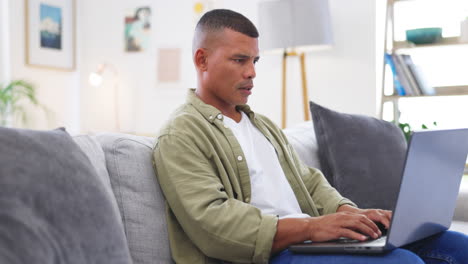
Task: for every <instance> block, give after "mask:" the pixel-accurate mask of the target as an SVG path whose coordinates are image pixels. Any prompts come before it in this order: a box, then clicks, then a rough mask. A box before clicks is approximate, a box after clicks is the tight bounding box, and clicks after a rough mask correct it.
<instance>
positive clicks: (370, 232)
mask: <svg viewBox="0 0 468 264" xmlns="http://www.w3.org/2000/svg"><path fill="white" fill-rule="evenodd" d="M349 217H350V218H349V219H348V221H346V224H345V225H344V226H343V227H345V228H348V229H351V230H355V231H358V232H360V233H362V234H364V235H367V236H369V237H372V238H374V239H375V238H378V237H379V236H380V235H381V234H382V233H381V232H380V230H379V228H378V227H377V225H376V224H375V223H374V222H372V221H371V220H370V219H369V218H367V217H366V216H365V215H359V214H356V215H352V216H349Z"/></svg>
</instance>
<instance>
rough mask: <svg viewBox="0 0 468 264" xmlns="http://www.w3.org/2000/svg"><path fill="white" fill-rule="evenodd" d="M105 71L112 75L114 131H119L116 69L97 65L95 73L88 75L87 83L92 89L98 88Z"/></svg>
mask: <svg viewBox="0 0 468 264" xmlns="http://www.w3.org/2000/svg"><path fill="white" fill-rule="evenodd" d="M106 71H110V72H111V73H112V74H113V75H114V114H115V126H116V131H120V117H119V86H118V76H119V75H118V72H117V69H116V68H115V67H114V66H113V65H111V64H106V63H103V64H99V65H98V67H97V69H96V71H94V72H91V73H90V74H89V83H90V84H91V85H92V86H94V87H99V86H101V84H102V81H103V75H104V73H105V72H106Z"/></svg>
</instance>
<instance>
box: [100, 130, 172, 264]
mask: <svg viewBox="0 0 468 264" xmlns="http://www.w3.org/2000/svg"><path fill="white" fill-rule="evenodd" d="M95 138H96V140H97V141H98V142H99V144H100V145H101V146H102V149H103V151H104V154H105V159H106V166H107V171H108V172H109V177H110V183H111V186H112V189H113V192H114V195H115V198H116V201H117V204H118V206H119V210H120V214H121V217H122V222H123V226H124V229H125V234H126V236H127V241H128V247H129V249H130V254H131V256H132V259H133V262H134V263H135V264H136V263H138V264H147V263H158V264H159V263H161V264H165V263H173V261H172V258H171V253H170V248H169V240H168V234H167V227H166V216H165V202H164V197H163V195H162V192H161V189H160V187H159V184H158V182H157V179H156V176H155V173H154V167H153V162H152V149H153V143H154V138H150V137H142V136H134V135H127V134H111V133H106V134H99V135H96V136H95Z"/></svg>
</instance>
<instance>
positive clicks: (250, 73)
mask: <svg viewBox="0 0 468 264" xmlns="http://www.w3.org/2000/svg"><path fill="white" fill-rule="evenodd" d="M255 76H257V73H256V72H255V64H254V63H249V64H248V65H247V68H246V70H245V72H244V78H246V79H253V78H255Z"/></svg>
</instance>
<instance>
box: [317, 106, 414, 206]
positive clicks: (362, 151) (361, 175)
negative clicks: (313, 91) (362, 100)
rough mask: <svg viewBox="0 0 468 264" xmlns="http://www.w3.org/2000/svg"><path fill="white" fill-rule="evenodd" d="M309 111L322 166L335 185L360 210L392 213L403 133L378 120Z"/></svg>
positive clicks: (403, 148)
mask: <svg viewBox="0 0 468 264" xmlns="http://www.w3.org/2000/svg"><path fill="white" fill-rule="evenodd" d="M310 109H311V113H312V118H313V122H314V129H315V135H316V137H317V142H318V151H319V160H320V167H321V169H322V172H323V174H324V175H325V177H326V178H327V179H328V181H329V182H330V184H331V185H332V186H334V187H335V188H336V189H337V190H338V191H339V192H340V193H341V194H342V195H343V196H345V197H347V198H349V199H351V200H352V201H353V202H355V203H356V204H357V205H358V206H359V207H361V208H382V209H388V210H393V208H394V205H395V203H396V198H397V195H398V190H399V186H400V181H401V173H402V170H403V166H404V159H405V155H406V148H407V143H406V140H405V138H404V135H403V133H402V131H401V130H400V129H399V128H398V127H396V126H395V125H394V124H392V123H390V122H386V121H383V120H379V119H376V118H372V117H368V116H363V115H351V114H344V113H338V112H335V111H332V110H330V109H327V108H325V107H322V106H320V105H318V104H315V103H313V102H311V103H310Z"/></svg>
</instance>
